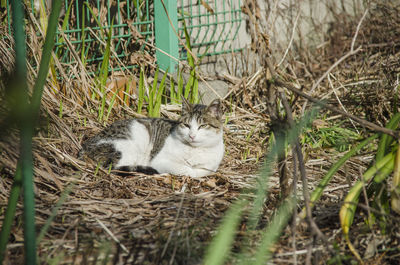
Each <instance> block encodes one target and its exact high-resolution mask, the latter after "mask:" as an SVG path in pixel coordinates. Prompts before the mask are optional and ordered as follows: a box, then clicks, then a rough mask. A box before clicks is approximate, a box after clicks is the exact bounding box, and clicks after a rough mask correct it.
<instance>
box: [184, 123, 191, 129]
mask: <svg viewBox="0 0 400 265" xmlns="http://www.w3.org/2000/svg"><path fill="white" fill-rule="evenodd" d="M182 125H183V126H185V127H187V128H190V125H189V124H187V123H182Z"/></svg>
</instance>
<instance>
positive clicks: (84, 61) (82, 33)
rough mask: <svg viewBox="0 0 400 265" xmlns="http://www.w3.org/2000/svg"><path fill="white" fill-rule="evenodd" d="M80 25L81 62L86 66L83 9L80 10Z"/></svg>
mask: <svg viewBox="0 0 400 265" xmlns="http://www.w3.org/2000/svg"><path fill="white" fill-rule="evenodd" d="M81 18H82V25H81V61H82V63H83V65H85V64H86V58H85V39H86V31H85V9H84V8H82V17H81Z"/></svg>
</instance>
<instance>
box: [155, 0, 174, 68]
mask: <svg viewBox="0 0 400 265" xmlns="http://www.w3.org/2000/svg"><path fill="white" fill-rule="evenodd" d="M154 14H155V15H154V24H155V39H156V47H157V50H156V58H157V64H158V66H159V67H160V69H161V70H164V71H165V70H167V69H169V72H170V73H174V72H176V70H177V69H176V68H177V64H178V62H177V59H178V58H179V47H178V37H177V36H176V33H175V31H176V32H177V31H178V9H177V1H176V0H155V1H154ZM170 21H171V22H172V25H173V27H172V26H171V22H170ZM174 29H175V30H174ZM159 49H160V50H161V51H160V50H159Z"/></svg>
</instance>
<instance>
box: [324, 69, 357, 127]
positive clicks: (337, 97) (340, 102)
mask: <svg viewBox="0 0 400 265" xmlns="http://www.w3.org/2000/svg"><path fill="white" fill-rule="evenodd" d="M330 75H331V74H329V75H328V82H329V84H330V85H331V87H332V91H333V93H334V94H335V97H336V99H337V101H338V102H339V105H340V106H341V107H342V109H343V111H344V112H346V113H348V112H347V110H346V108H345V107H344V106H343V104H342V101H341V100H340V98H339V96H338V94H337V92H336V88H335V87H334V86H333V84H332V81H331V78H330V77H329V76H330ZM349 120H350V122H351V124H352V125H353V127H354V129H356V131H357V133H358V134H360V132H359V131H358V129H357V127H356V125H355V124H354V122H353V120H352V119H349Z"/></svg>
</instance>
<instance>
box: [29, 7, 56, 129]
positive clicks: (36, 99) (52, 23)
mask: <svg viewBox="0 0 400 265" xmlns="http://www.w3.org/2000/svg"><path fill="white" fill-rule="evenodd" d="M53 2H54V3H53V6H52V7H53V8H52V10H51V13H50V18H49V23H48V28H47V33H46V38H45V41H44V45H43V52H42V58H41V61H40V65H39V72H38V75H37V79H36V82H35V85H34V86H33V94H32V100H31V110H32V113H33V114H34V115H35V116H36V118H37V115H38V112H39V108H40V102H41V98H42V94H43V86H44V84H45V82H46V78H47V75H48V72H49V63H50V59H51V52H52V50H53V47H54V43H55V41H54V39H55V34H56V28H57V25H58V17H59V14H60V10H61V7H62V1H53ZM59 2H61V3H59ZM35 121H36V119H35Z"/></svg>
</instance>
